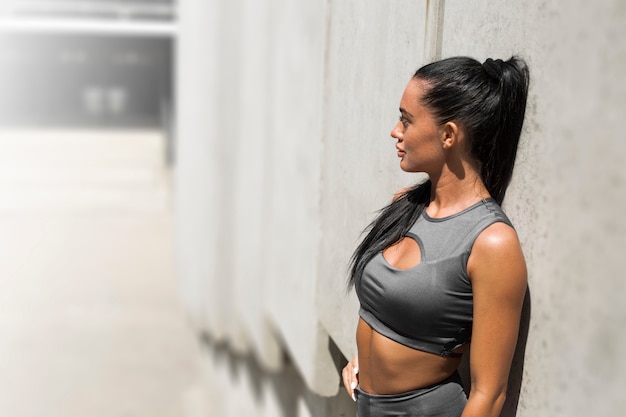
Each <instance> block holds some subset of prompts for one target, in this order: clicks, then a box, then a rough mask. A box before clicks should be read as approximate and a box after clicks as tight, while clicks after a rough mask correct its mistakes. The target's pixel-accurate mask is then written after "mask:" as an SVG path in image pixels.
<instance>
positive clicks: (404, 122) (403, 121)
mask: <svg viewBox="0 0 626 417" xmlns="http://www.w3.org/2000/svg"><path fill="white" fill-rule="evenodd" d="M400 123H402V126H404V127H405V128H406V127H407V126H408V124H409V121H408V120H407V119H406V117H404V116H402V115H400Z"/></svg>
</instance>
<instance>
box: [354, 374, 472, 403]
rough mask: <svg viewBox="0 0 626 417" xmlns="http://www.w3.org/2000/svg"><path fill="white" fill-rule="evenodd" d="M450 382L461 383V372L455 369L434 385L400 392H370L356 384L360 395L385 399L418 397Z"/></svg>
mask: <svg viewBox="0 0 626 417" xmlns="http://www.w3.org/2000/svg"><path fill="white" fill-rule="evenodd" d="M450 382H456V383H459V384H461V376H460V375H459V373H458V372H457V371H455V372H454V373H453V374H452V375H450V376H449V377H447V378H446V379H444V380H442V381H440V382H436V383H434V384H432V385H428V386H426V387H423V388H418V389H414V390H411V391H405V392H400V393H398V394H370V393H369V392H366V391H363V390H362V389H361V385H360V384H359V385H357V386H356V391H357V393H358V395H362V396H364V397H370V398H384V399H390V400H391V399H396V398H406V397H417V396H420V395H423V394H426V393H428V392H430V391H433V390H435V389H437V388H439V387H440V386H442V385H445V384H447V383H450Z"/></svg>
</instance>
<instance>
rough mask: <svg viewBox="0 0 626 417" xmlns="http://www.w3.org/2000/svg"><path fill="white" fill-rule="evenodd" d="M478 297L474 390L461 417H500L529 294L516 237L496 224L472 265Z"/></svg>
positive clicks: (478, 246)
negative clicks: (525, 300) (520, 322)
mask: <svg viewBox="0 0 626 417" xmlns="http://www.w3.org/2000/svg"><path fill="white" fill-rule="evenodd" d="M468 273H469V276H470V278H471V281H472V290H473V294H474V321H473V331H472V342H471V346H470V372H471V381H472V387H471V391H470V397H469V400H468V403H467V405H466V407H465V410H464V411H463V414H462V417H498V416H499V415H500V411H501V409H502V406H503V404H504V400H505V397H506V388H507V381H508V376H509V370H510V367H511V361H512V358H513V352H514V350H515V345H516V342H517V335H518V329H519V321H520V315H521V309H522V303H523V300H524V295H525V293H526V286H527V281H526V275H527V274H526V263H525V261H524V255H523V253H522V249H521V247H520V244H519V240H518V237H517V234H516V233H515V231H514V230H513V229H512V228H511V227H509V226H507V225H506V224H504V223H495V224H493V225H491V226H489V227H488V228H487V229H485V230H484V231H483V232H482V233H481V234H480V235H479V236H478V238H477V239H476V242H475V243H474V246H473V248H472V253H471V255H470V258H469V260H468Z"/></svg>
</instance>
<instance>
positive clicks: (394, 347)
mask: <svg viewBox="0 0 626 417" xmlns="http://www.w3.org/2000/svg"><path fill="white" fill-rule="evenodd" d="M356 340H357V347H358V351H359V385H360V388H361V389H362V390H363V391H365V392H368V393H371V394H381V395H388V394H400V393H403V392H407V391H412V390H415V389H419V388H424V387H427V386H429V385H433V384H436V383H438V382H441V381H443V380H444V379H446V378H447V377H449V376H450V375H452V374H453V373H454V372H455V371H456V369H457V367H458V366H459V363H460V361H461V358H458V357H443V356H439V355H435V354H433V353H429V352H424V351H421V350H416V349H413V348H410V347H408V346H405V345H402V344H400V343H398V342H395V341H393V340H391V339H389V338H387V337H385V336H383V335H381V334H380V333H377V332H376V331H375V330H373V329H372V328H371V327H370V326H369V325H368V324H367V323H366V322H365V321H364V320H363V319H359V325H358V326H357V332H356ZM464 349H465V346H464V347H462V348H460V349H457V350H455V352H457V353H460V352H462V351H463V350H464Z"/></svg>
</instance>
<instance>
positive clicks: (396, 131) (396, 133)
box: [391, 120, 402, 140]
mask: <svg viewBox="0 0 626 417" xmlns="http://www.w3.org/2000/svg"><path fill="white" fill-rule="evenodd" d="M401 126H402V122H401V121H399V120H398V123H396V125H395V126H394V127H393V129H392V130H391V137H392V138H394V139H397V140H402V130H401V129H400V127H401Z"/></svg>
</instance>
